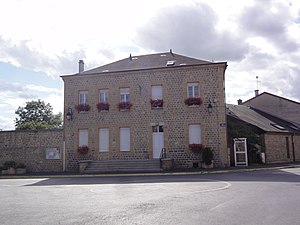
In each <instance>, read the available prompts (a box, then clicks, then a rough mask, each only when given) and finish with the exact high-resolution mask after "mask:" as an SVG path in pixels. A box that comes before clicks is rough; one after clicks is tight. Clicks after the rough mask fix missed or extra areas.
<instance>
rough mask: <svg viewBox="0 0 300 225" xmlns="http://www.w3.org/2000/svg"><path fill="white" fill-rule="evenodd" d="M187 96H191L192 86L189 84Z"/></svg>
mask: <svg viewBox="0 0 300 225" xmlns="http://www.w3.org/2000/svg"><path fill="white" fill-rule="evenodd" d="M188 95H189V96H188V97H193V87H192V86H189V87H188Z"/></svg>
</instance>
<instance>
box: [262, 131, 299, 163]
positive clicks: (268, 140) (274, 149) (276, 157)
mask: <svg viewBox="0 0 300 225" xmlns="http://www.w3.org/2000/svg"><path fill="white" fill-rule="evenodd" d="M264 141H265V153H266V163H281V162H293V161H300V134H297V135H294V134H285V133H266V134H264Z"/></svg>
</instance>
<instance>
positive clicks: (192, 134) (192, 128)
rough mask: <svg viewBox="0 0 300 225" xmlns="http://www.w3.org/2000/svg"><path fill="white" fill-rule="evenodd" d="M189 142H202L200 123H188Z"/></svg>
mask: <svg viewBox="0 0 300 225" xmlns="http://www.w3.org/2000/svg"><path fill="white" fill-rule="evenodd" d="M189 144H202V141H201V126H200V125H197V124H193V125H189Z"/></svg>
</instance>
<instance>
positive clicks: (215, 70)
mask: <svg viewBox="0 0 300 225" xmlns="http://www.w3.org/2000/svg"><path fill="white" fill-rule="evenodd" d="M225 68H226V64H225V63H220V64H209V65H201V66H182V67H174V68H164V69H153V70H143V71H142V70H139V71H128V72H108V73H101V74H93V75H87V74H81V75H70V76H64V77H63V80H64V83H65V94H64V96H65V106H64V107H65V112H67V109H68V108H69V107H70V108H72V110H73V119H72V120H70V121H65V141H66V157H67V170H75V171H78V169H79V163H78V162H79V160H89V159H93V160H98V159H99V160H100V159H148V158H149V159H151V158H152V157H153V153H152V149H153V146H152V126H153V124H158V123H159V124H163V127H164V147H165V148H166V150H167V157H171V158H172V159H174V164H175V167H190V166H191V165H192V162H193V161H199V160H200V155H199V154H194V153H192V152H191V151H190V150H189V135H188V126H189V124H200V125H201V132H202V144H203V145H204V146H207V147H211V148H212V149H213V151H214V153H215V158H214V160H215V164H216V165H217V166H226V165H228V152H227V148H226V146H227V145H226V117H225V91H224V88H225V87H224V71H225ZM189 82H198V83H199V86H200V97H201V98H202V100H203V104H202V105H200V106H196V107H189V106H187V105H185V103H184V101H185V99H186V98H187V84H188V83H189ZM152 85H162V87H163V101H164V103H163V108H162V109H152V108H151V105H150V99H151V86H152ZM120 88H130V99H131V102H132V103H133V106H132V108H131V109H130V111H129V112H120V111H119V109H118V103H119V101H120ZM100 89H108V93H109V104H110V108H109V111H108V112H98V110H97V107H96V104H97V103H98V101H99V90H100ZM79 91H88V101H89V105H90V106H91V109H90V111H88V112H81V113H78V112H77V111H76V110H75V105H77V104H78V102H79V100H78V96H79ZM209 103H210V104H211V105H212V107H213V108H212V112H211V113H209V112H208V110H207V107H208V104H209ZM120 127H129V128H130V131H131V149H130V151H128V152H121V151H120V150H119V149H120V146H119V143H120V140H119V129H120ZM99 128H108V129H109V152H106V153H101V152H99ZM79 129H88V133H89V136H88V137H89V140H88V143H89V149H90V150H89V153H88V154H87V155H79V154H78V152H77V148H78V145H79V141H78V130H79Z"/></svg>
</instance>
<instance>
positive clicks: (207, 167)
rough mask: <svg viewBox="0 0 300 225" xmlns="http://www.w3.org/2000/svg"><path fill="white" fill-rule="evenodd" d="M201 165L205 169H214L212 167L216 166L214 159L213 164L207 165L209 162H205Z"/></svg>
mask: <svg viewBox="0 0 300 225" xmlns="http://www.w3.org/2000/svg"><path fill="white" fill-rule="evenodd" d="M201 167H202V168H203V169H212V168H214V161H213V160H212V162H211V164H209V165H207V164H205V163H204V162H203V163H202V164H201Z"/></svg>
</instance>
